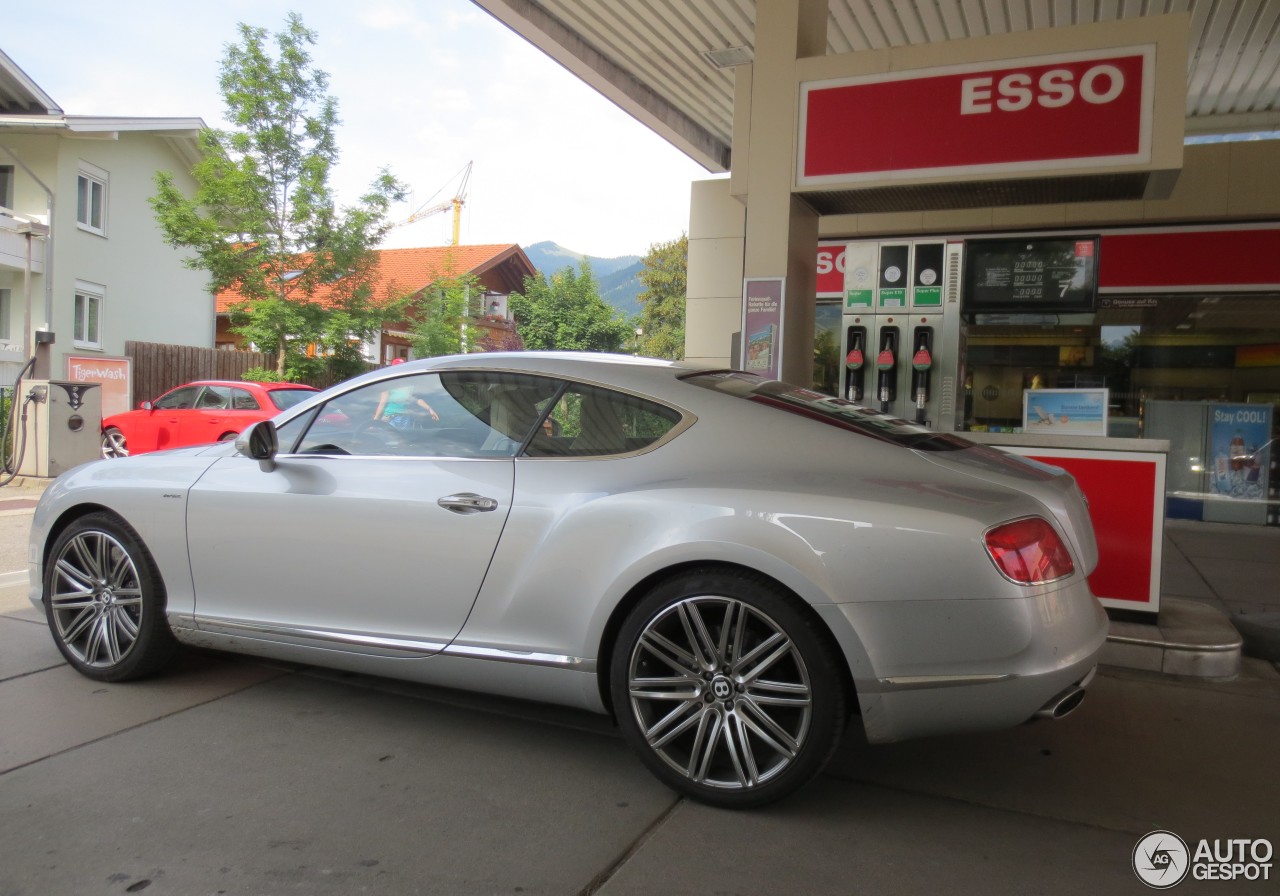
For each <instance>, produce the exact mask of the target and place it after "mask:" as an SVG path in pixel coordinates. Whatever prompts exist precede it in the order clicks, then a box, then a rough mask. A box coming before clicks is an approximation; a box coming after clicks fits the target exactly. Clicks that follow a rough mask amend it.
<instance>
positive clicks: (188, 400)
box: [155, 386, 200, 411]
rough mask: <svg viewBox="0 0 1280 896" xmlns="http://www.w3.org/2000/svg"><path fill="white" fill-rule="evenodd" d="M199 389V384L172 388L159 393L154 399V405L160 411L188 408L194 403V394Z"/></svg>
mask: <svg viewBox="0 0 1280 896" xmlns="http://www.w3.org/2000/svg"><path fill="white" fill-rule="evenodd" d="M199 391H200V387H199V386H183V387H182V388H181V389H174V390H173V391H172V392H167V393H165V394H164V395H161V396H160V398H159V399H157V400H156V403H155V407H156V409H157V410H161V411H176V410H181V409H183V408H190V407H192V406H193V405H194V404H195V401H196V394H197V393H198V392H199Z"/></svg>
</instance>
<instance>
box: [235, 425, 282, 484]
mask: <svg viewBox="0 0 1280 896" xmlns="http://www.w3.org/2000/svg"><path fill="white" fill-rule="evenodd" d="M236 450H237V451H239V452H240V453H241V454H243V455H244V456H245V457H251V458H253V459H254V460H256V461H257V462H258V466H259V467H261V468H262V471H263V472H264V473H270V472H271V471H272V470H274V469H275V468H276V452H278V451H279V450H280V440H279V438H278V437H277V436H276V425H275V424H274V423H272V422H271V421H270V420H261V421H259V422H257V423H252V424H250V425H249V426H247V427H245V429H244V432H242V433H240V435H238V436H236Z"/></svg>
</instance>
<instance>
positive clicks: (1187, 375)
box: [956, 294, 1280, 522]
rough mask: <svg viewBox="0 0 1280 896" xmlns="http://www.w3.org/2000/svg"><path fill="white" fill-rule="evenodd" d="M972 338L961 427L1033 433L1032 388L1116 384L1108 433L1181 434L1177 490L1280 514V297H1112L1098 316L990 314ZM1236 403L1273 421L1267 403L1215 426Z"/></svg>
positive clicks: (968, 330) (977, 321)
mask: <svg viewBox="0 0 1280 896" xmlns="http://www.w3.org/2000/svg"><path fill="white" fill-rule="evenodd" d="M963 345H964V350H963V356H964V367H963V371H962V375H963V378H964V379H963V382H964V390H963V396H964V398H963V402H962V403H961V404H960V406H959V407H958V408H957V420H956V429H958V430H960V431H977V432H1021V431H1022V424H1023V420H1022V413H1023V409H1022V405H1023V401H1022V395H1023V391H1024V390H1026V389H1034V388H1045V389H1078V388H1079V389H1086V388H1105V389H1107V390H1108V391H1107V396H1108V414H1107V435H1108V436H1111V437H1123V438H1159V439H1169V440H1170V442H1171V453H1170V456H1169V466H1168V479H1169V488H1170V493H1171V494H1173V493H1181V492H1186V493H1187V494H1199V493H1218V494H1222V495H1231V494H1235V496H1237V497H1242V498H1245V499H1246V500H1248V501H1261V502H1262V503H1263V504H1267V503H1270V509H1269V510H1265V511H1260V512H1263V513H1264V518H1259V519H1257V520H1252V521H1255V522H1275V521H1276V520H1275V517H1276V516H1277V508H1280V475H1277V470H1276V465H1277V462H1278V461H1280V451H1278V450H1273V449H1275V448H1276V446H1277V443H1276V442H1275V441H1274V440H1275V439H1276V438H1277V436H1278V435H1280V295H1276V294H1248V295H1244V294H1225V295H1206V294H1164V295H1134V296H1103V297H1100V298H1099V299H1098V300H1097V310H1096V311H1095V312H1094V313H1091V314H1000V315H982V314H979V315H974V316H972V317H971V318H970V319H969V320H968V321H966V323H965V325H964V337H963ZM1226 406H1237V407H1238V406H1248V407H1249V408H1252V407H1253V406H1257V407H1258V408H1259V409H1268V410H1269V424H1268V423H1266V422H1260V421H1266V420H1267V417H1268V412H1267V411H1264V412H1263V413H1262V414H1260V415H1259V414H1252V413H1245V414H1244V415H1243V416H1244V417H1246V418H1249V419H1251V420H1253V421H1254V422H1253V424H1252V425H1248V426H1241V427H1239V429H1238V430H1237V429H1235V428H1227V427H1232V425H1231V424H1226V426H1225V427H1224V426H1223V425H1218V424H1215V423H1214V417H1213V413H1214V409H1215V408H1224V407H1226ZM1224 439H1229V440H1230V441H1231V442H1232V443H1234V444H1231V445H1229V446H1228V447H1227V448H1226V449H1225V452H1224V449H1223V446H1222V445H1219V444H1217V442H1220V441H1223V440H1224ZM1218 455H1224V456H1222V457H1219V456H1218ZM1220 467H1221V468H1222V469H1219V468H1220ZM1175 515H1176V514H1175Z"/></svg>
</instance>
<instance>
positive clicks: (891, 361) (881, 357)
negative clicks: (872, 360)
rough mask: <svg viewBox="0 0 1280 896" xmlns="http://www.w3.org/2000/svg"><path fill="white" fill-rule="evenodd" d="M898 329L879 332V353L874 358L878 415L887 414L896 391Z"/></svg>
mask: <svg viewBox="0 0 1280 896" xmlns="http://www.w3.org/2000/svg"><path fill="white" fill-rule="evenodd" d="M897 367H898V328H897V327H884V328H883V329H881V330H880V353H879V354H878V355H877V356H876V371H877V373H876V392H877V393H878V395H877V397H878V398H879V399H880V413H882V414H887V413H889V405H890V404H891V403H892V402H893V400H894V399H895V398H896V397H897V391H898V382H897V381H898V370H897Z"/></svg>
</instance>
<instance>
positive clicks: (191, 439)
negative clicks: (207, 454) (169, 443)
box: [175, 384, 239, 445]
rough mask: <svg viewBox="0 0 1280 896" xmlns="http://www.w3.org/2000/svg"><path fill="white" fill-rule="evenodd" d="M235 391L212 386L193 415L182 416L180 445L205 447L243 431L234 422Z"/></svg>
mask: <svg viewBox="0 0 1280 896" xmlns="http://www.w3.org/2000/svg"><path fill="white" fill-rule="evenodd" d="M231 392H232V390H231V387H230V386H219V385H213V384H209V385H206V386H205V387H204V388H203V389H202V390H201V392H200V395H199V396H198V397H197V398H196V401H195V405H194V406H193V407H192V409H191V410H190V411H186V412H184V413H183V414H181V415H180V418H181V419H180V420H179V421H178V435H177V439H176V440H175V444H177V445H202V444H204V443H205V442H216V441H218V439H219V438H220V437H221V436H222V434H223V433H226V432H238V431H239V430H238V429H237V428H236V426H235V425H234V424H233V423H232V422H231V421H232V419H233V417H234V415H233V414H232V412H231Z"/></svg>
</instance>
